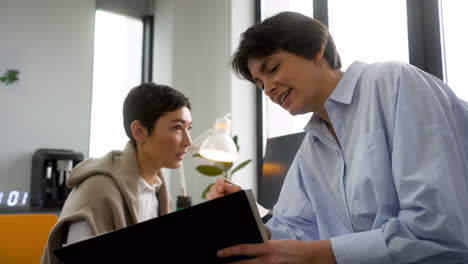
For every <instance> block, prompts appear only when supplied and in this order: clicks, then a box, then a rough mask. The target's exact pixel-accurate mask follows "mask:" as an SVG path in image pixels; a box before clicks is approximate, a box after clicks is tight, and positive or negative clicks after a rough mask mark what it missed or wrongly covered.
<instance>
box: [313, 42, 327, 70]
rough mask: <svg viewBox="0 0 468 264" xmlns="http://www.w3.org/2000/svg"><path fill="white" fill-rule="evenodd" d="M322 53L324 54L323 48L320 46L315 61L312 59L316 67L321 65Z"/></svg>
mask: <svg viewBox="0 0 468 264" xmlns="http://www.w3.org/2000/svg"><path fill="white" fill-rule="evenodd" d="M324 52H325V47H324V46H323V44H322V46H321V47H320V50H319V51H318V52H317V54H316V55H315V59H314V61H315V64H317V65H320V64H322V58H323V53H324Z"/></svg>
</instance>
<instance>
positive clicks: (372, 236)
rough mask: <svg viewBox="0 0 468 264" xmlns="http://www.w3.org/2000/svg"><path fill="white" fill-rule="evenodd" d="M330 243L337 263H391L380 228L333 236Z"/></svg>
mask: <svg viewBox="0 0 468 264" xmlns="http://www.w3.org/2000/svg"><path fill="white" fill-rule="evenodd" d="M272 234H273V232H272ZM331 243H332V249H333V254H334V255H335V258H336V262H337V263H338V264H341V263H346V264H352V263H356V264H375V263H379V264H386V263H389V264H391V263H393V261H392V259H391V257H390V255H389V253H388V250H387V245H386V244H385V241H384V238H383V234H382V230H380V229H375V230H371V231H366V232H359V233H354V234H347V235H343V236H338V237H334V238H332V239H331Z"/></svg>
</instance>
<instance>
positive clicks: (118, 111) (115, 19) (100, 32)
mask: <svg viewBox="0 0 468 264" xmlns="http://www.w3.org/2000/svg"><path fill="white" fill-rule="evenodd" d="M142 48H143V21H142V20H141V19H137V18H133V17H128V16H123V15H118V14H114V13H109V12H104V11H100V10H98V11H96V20H95V34H94V67H93V68H94V69H93V91H92V100H91V132H90V146H89V157H100V156H102V155H104V154H106V153H107V152H109V151H110V150H113V149H123V147H124V146H125V143H126V142H127V141H128V137H127V136H126V134H125V130H124V127H123V117H122V105H123V100H124V99H125V96H126V95H127V93H128V91H129V89H130V88H132V87H135V86H137V85H139V84H140V83H141V79H142V54H143V53H142Z"/></svg>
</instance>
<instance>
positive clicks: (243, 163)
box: [231, 159, 252, 177]
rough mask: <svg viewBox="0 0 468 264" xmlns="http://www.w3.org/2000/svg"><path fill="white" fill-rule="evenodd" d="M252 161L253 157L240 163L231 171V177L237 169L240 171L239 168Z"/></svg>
mask: <svg viewBox="0 0 468 264" xmlns="http://www.w3.org/2000/svg"><path fill="white" fill-rule="evenodd" d="M251 161H252V159H248V160H246V161H244V162H242V163H241V164H239V165H238V166H237V167H235V168H234V169H233V170H232V172H231V177H232V175H233V174H234V173H235V172H236V171H238V170H240V169H242V168H244V167H245V166H247V164H249V163H250V162H251Z"/></svg>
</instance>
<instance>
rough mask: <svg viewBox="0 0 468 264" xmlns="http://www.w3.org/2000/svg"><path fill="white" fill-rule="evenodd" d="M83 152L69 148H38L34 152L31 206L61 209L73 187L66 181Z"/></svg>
mask: <svg viewBox="0 0 468 264" xmlns="http://www.w3.org/2000/svg"><path fill="white" fill-rule="evenodd" d="M81 161H83V154H82V153H79V152H74V151H72V150H67V149H43V148H41V149H38V150H36V151H35V152H34V154H33V159H32V174H31V200H30V201H31V207H36V208H37V207H38V208H56V209H61V208H62V206H63V204H64V203H65V200H66V199H67V197H68V194H69V193H70V191H71V189H70V188H68V187H67V185H66V182H67V179H68V176H69V175H70V172H71V170H72V169H73V168H74V167H75V166H76V165H77V164H78V163H80V162H81Z"/></svg>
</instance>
